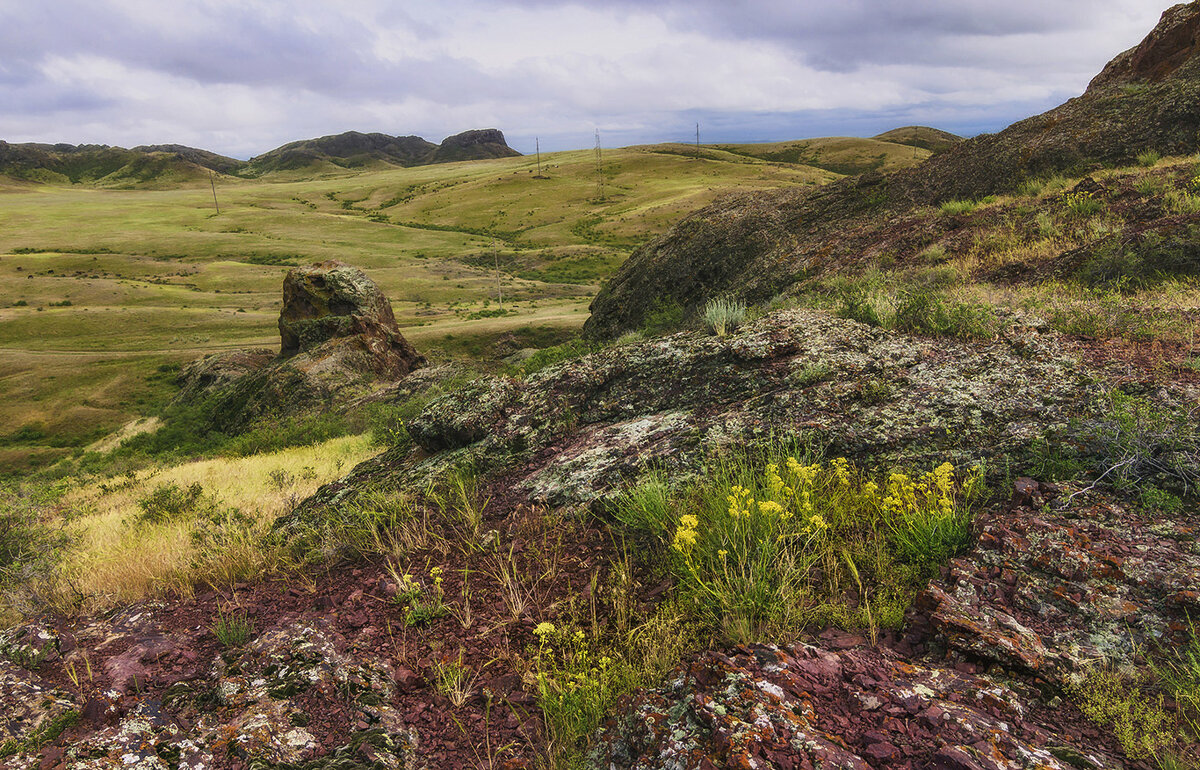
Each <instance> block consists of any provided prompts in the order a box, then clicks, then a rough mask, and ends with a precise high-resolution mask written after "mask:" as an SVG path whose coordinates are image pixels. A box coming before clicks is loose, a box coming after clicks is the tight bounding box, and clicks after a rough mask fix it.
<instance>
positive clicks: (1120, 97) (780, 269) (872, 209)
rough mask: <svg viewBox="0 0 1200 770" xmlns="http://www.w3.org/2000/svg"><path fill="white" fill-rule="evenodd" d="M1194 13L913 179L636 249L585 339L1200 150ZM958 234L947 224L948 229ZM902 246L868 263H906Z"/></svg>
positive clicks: (700, 224) (696, 221)
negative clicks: (1054, 188) (1013, 201)
mask: <svg viewBox="0 0 1200 770" xmlns="http://www.w3.org/2000/svg"><path fill="white" fill-rule="evenodd" d="M1197 28H1200V0H1198V1H1196V2H1191V3H1188V4H1185V5H1177V6H1174V7H1173V8H1171V9H1169V10H1168V11H1167V12H1166V13H1165V14H1164V15H1163V20H1162V22H1161V23H1160V24H1159V25H1158V26H1157V27H1156V28H1155V29H1154V30H1153V31H1152V32H1151V33H1150V35H1148V36H1147V37H1146V39H1145V40H1144V41H1143V42H1142V43H1141V44H1140V45H1139V46H1137V47H1136V48H1134V49H1132V50H1131V51H1128V52H1126V53H1123V54H1121V55H1120V56H1118V57H1117V58H1116V59H1114V61H1113V62H1112V63H1111V64H1110V65H1109V66H1108V67H1106V68H1105V70H1104V72H1103V73H1101V74H1100V75H1099V76H1098V77H1097V78H1096V80H1095V81H1093V83H1092V85H1091V86H1090V87H1089V88H1088V90H1087V92H1086V93H1084V94H1083V95H1081V96H1079V97H1077V98H1075V99H1071V100H1070V101H1068V102H1066V103H1065V104H1063V105H1061V106H1059V107H1056V108H1055V109H1053V110H1050V111H1049V112H1046V113H1044V114H1042V115H1037V116H1035V117H1031V118H1027V119H1025V120H1022V121H1020V122H1018V123H1014V124H1013V125H1011V126H1009V127H1008V128H1006V129H1004V130H1003V131H1001V132H1000V133H998V134H985V135H981V136H978V137H975V138H973V139H968V140H966V141H963V142H960V143H958V144H956V145H955V146H954V147H952V148H951V149H949V150H947V151H946V152H943V153H939V154H937V155H935V156H933V157H931V158H930V159H929V160H927V161H926V162H925V163H923V164H921V165H920V166H917V167H915V168H912V169H904V170H900V171H896V172H893V173H889V174H881V173H877V172H873V173H868V174H863V175H861V176H858V177H852V178H849V179H844V180H839V181H837V182H834V183H831V184H828V185H825V186H823V187H820V188H817V189H815V190H811V191H809V190H790V189H789V190H779V191H773V192H767V193H762V192H755V193H744V194H739V195H733V196H730V197H728V198H726V199H724V200H720V201H717V202H716V203H714V204H712V205H710V206H708V207H706V208H704V209H701V210H700V211H698V212H696V213H694V214H692V215H691V216H689V217H687V218H686V219H684V220H683V221H681V222H680V223H678V224H677V225H675V226H674V227H672V228H671V229H670V230H669V231H668V232H667V233H665V234H664V235H662V236H661V237H659V238H657V239H655V240H653V241H650V242H648V243H646V244H645V245H643V246H642V247H640V248H639V249H638V250H637V251H635V252H634V254H633V255H632V256H631V257H630V258H629V259H628V260H627V261H626V262H625V263H624V264H623V265H622V266H621V267H620V268H619V269H618V270H617V272H616V273H615V274H614V275H613V277H612V278H611V279H610V280H609V283H608V285H607V286H606V287H604V288H603V289H601V291H600V292H599V293H598V294H597V295H596V298H595V300H594V301H593V302H592V307H591V310H592V315H591V317H590V318H589V319H588V321H587V324H586V326H585V331H586V332H587V333H588V334H589V335H590V336H592V337H595V338H601V339H611V338H613V337H616V336H619V335H620V334H621V332H623V331H626V330H628V329H631V328H636V327H637V326H638V325H639V324H641V323H642V322H643V320H644V319H645V318H646V316H647V315H648V314H649V313H650V312H651V311H652V310H653V309H654V307H655V306H656V305H657V304H660V303H664V302H667V303H677V304H679V305H681V306H683V307H684V308H685V309H687V310H690V311H693V312H694V311H695V310H696V309H697V308H698V307H699V306H701V305H702V304H703V303H704V302H705V301H707V300H708V299H710V298H712V297H715V296H719V295H722V294H733V295H737V296H739V297H742V298H743V299H746V300H748V301H753V302H759V301H765V300H769V299H770V298H771V297H772V296H774V295H775V294H777V293H779V292H781V291H784V290H785V289H787V288H788V287H790V286H792V285H794V284H796V283H798V282H800V281H803V280H805V279H807V278H809V277H811V276H812V275H813V274H814V273H817V272H820V271H821V270H822V269H824V268H825V267H827V266H831V265H832V266H838V267H844V266H845V265H846V264H854V263H856V262H858V261H859V260H860V259H861V256H862V253H863V251H864V250H865V249H868V248H870V247H871V246H872V245H874V246H878V244H879V243H880V242H881V241H885V240H889V239H891V240H893V241H895V240H896V239H895V238H894V237H893V236H894V235H895V232H896V231H900V232H904V231H916V230H919V227H916V226H915V223H914V222H913V221H911V220H914V219H919V217H918V216H917V213H918V212H919V211H920V209H921V207H928V206H930V205H937V204H939V203H941V202H944V201H947V200H952V199H978V198H981V197H984V196H988V195H993V194H1001V193H1008V192H1012V191H1014V190H1016V189H1017V188H1018V186H1019V185H1020V184H1021V183H1022V182H1023V181H1025V180H1027V179H1031V178H1035V177H1041V176H1049V175H1053V174H1060V173H1072V174H1074V173H1077V174H1083V173H1087V172H1090V171H1091V170H1093V169H1096V168H1099V167H1101V166H1105V165H1109V166H1111V165H1121V164H1128V163H1131V162H1133V161H1134V160H1135V159H1136V157H1137V156H1138V155H1139V154H1140V153H1142V152H1145V151H1147V150H1153V151H1156V152H1159V153H1161V154H1162V155H1172V154H1175V155H1185V154H1189V153H1194V152H1196V151H1197V149H1200V144H1198V142H1200V139H1198V138H1197V137H1198V136H1200V45H1198V44H1197V40H1196V29H1197ZM951 224H953V223H951ZM927 243H928V241H926V243H914V242H910V241H903V240H902V241H901V242H899V243H895V242H893V243H889V247H890V248H889V249H888V250H884V249H880V248H875V249H873V250H874V251H875V252H876V253H878V254H880V255H882V254H884V253H887V254H891V256H892V257H893V258H895V257H896V256H897V255H901V254H915V253H916V252H917V251H919V250H920V249H921V248H923V247H924V246H925V245H927Z"/></svg>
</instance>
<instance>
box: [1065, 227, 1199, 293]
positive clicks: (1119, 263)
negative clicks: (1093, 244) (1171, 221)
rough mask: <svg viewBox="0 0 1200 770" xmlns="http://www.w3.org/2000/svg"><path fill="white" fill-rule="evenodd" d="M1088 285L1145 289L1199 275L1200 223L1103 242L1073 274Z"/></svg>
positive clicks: (1128, 289) (1130, 289) (1122, 288)
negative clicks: (1175, 230) (1174, 230)
mask: <svg viewBox="0 0 1200 770" xmlns="http://www.w3.org/2000/svg"><path fill="white" fill-rule="evenodd" d="M1076 275H1077V277H1078V278H1079V280H1080V281H1081V282H1082V283H1084V284H1086V285H1088V286H1102V287H1109V288H1113V289H1117V290H1119V291H1133V290H1139V289H1145V288H1148V287H1151V286H1155V285H1157V284H1160V283H1163V282H1164V281H1167V280H1170V279H1172V278H1179V277H1185V276H1196V275H1200V226H1197V225H1191V226H1190V227H1188V228H1187V229H1186V230H1185V231H1183V232H1181V233H1178V234H1174V235H1162V234H1159V233H1148V234H1146V235H1145V236H1143V237H1142V238H1140V239H1138V240H1134V241H1129V242H1124V243H1122V242H1119V241H1115V240H1114V241H1110V242H1108V243H1105V244H1103V245H1102V246H1101V247H1100V248H1099V249H1097V250H1096V252H1095V253H1094V254H1093V255H1092V257H1091V258H1090V259H1088V260H1087V262H1085V263H1084V264H1083V266H1082V267H1081V268H1080V269H1079V271H1078V273H1077V274H1076Z"/></svg>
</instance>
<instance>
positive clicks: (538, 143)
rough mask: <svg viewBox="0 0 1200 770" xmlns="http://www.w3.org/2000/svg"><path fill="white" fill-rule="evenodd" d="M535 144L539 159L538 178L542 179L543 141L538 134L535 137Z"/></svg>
mask: <svg viewBox="0 0 1200 770" xmlns="http://www.w3.org/2000/svg"><path fill="white" fill-rule="evenodd" d="M533 146H534V149H536V150H537V159H538V161H537V163H538V172H537V178H538V179H541V178H542V142H541V140H540V139H539V138H538V137H536V136H535V137H533Z"/></svg>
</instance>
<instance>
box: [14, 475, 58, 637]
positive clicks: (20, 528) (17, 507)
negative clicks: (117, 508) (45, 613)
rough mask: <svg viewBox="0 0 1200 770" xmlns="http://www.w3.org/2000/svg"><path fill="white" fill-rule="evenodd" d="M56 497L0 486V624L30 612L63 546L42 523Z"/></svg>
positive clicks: (41, 490) (47, 491) (54, 492)
mask: <svg viewBox="0 0 1200 770" xmlns="http://www.w3.org/2000/svg"><path fill="white" fill-rule="evenodd" d="M59 494H60V490H59V489H58V488H56V487H34V486H27V485H26V486H18V485H15V484H8V483H5V484H0V621H2V620H5V619H12V618H6V617H5V616H6V615H12V614H23V613H25V612H28V611H31V610H32V609H34V607H35V604H36V599H37V593H38V591H39V589H40V587H41V585H42V583H43V582H44V581H45V580H47V579H48V578H49V577H50V576H51V573H52V572H53V571H54V568H55V566H56V565H57V564H58V562H59V559H60V557H61V555H62V552H63V549H64V548H65V547H66V545H67V541H66V537H65V535H64V533H63V532H61V531H59V530H56V529H54V528H52V527H51V526H50V525H49V524H48V523H47V521H46V514H45V511H46V509H47V508H48V507H49V506H50V505H52V504H53V503H54V502H55V501H56V500H57V498H58V496H59Z"/></svg>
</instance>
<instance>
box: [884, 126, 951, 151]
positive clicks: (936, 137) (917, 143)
mask: <svg viewBox="0 0 1200 770" xmlns="http://www.w3.org/2000/svg"><path fill="white" fill-rule="evenodd" d="M872 138H873V139H878V140H879V141H881V142H893V143H895V144H907V145H910V146H912V147H920V148H922V149H926V150H929V151H930V152H944V151H946V150H949V149H950V148H951V147H953V146H954V145H956V144H958V143H959V142H961V141H962V140H963V138H962V137H961V136H959V135H957V134H952V133H950V132H949V131H942V130H940V129H936V128H930V127H929V126H904V127H902V128H893V129H892V130H891V131H884V132H883V133H882V134H878V135H876V136H874V137H872Z"/></svg>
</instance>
